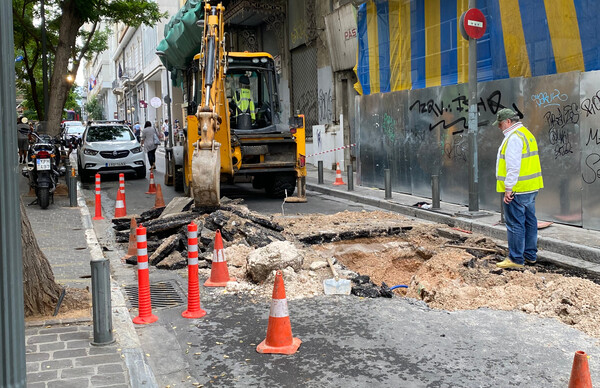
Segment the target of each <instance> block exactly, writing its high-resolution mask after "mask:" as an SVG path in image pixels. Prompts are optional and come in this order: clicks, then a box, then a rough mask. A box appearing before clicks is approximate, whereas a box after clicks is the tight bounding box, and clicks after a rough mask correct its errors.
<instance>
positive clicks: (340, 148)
mask: <svg viewBox="0 0 600 388" xmlns="http://www.w3.org/2000/svg"><path fill="white" fill-rule="evenodd" d="M354 146H356V143H353V144H349V145H345V146H341V147H338V148H334V149H332V150H327V151H322V152H317V153H316V154H312V155H306V157H307V158H310V157H311V156H317V155H321V154H326V153H328V152H334V151H339V150H343V149H345V148H351V147H354Z"/></svg>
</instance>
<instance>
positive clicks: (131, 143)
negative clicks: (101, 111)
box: [77, 121, 146, 181]
mask: <svg viewBox="0 0 600 388" xmlns="http://www.w3.org/2000/svg"><path fill="white" fill-rule="evenodd" d="M81 140H82V141H81V147H79V149H78V150H77V167H78V170H79V176H81V180H82V181H86V180H90V179H92V178H93V176H94V175H95V174H96V173H121V172H122V173H135V175H136V176H137V177H138V178H145V177H146V164H145V162H144V160H145V158H144V152H143V149H142V147H141V145H140V143H139V142H138V141H137V139H136V137H135V135H134V134H133V132H132V131H131V129H130V128H129V127H128V126H127V125H125V124H124V123H123V122H118V121H95V122H92V123H90V124H88V126H87V128H86V129H85V132H83V135H82V137H81Z"/></svg>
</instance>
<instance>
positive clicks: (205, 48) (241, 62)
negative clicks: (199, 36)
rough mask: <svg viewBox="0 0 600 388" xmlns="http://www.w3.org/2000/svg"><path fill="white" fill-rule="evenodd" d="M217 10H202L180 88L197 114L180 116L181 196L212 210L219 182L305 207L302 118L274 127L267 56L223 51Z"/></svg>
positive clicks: (273, 85)
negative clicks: (183, 122)
mask: <svg viewBox="0 0 600 388" xmlns="http://www.w3.org/2000/svg"><path fill="white" fill-rule="evenodd" d="M224 11H225V8H224V7H223V5H222V4H221V3H219V4H218V5H217V6H211V5H210V4H208V3H207V4H206V5H205V8H204V15H205V16H204V35H203V41H202V46H201V50H200V53H199V54H197V55H196V56H195V57H194V62H195V63H194V64H195V66H194V67H193V68H194V69H196V70H195V71H193V72H192V74H193V79H192V80H191V82H190V83H188V84H189V85H190V86H189V87H188V103H189V102H191V103H192V104H197V110H196V114H195V115H188V116H187V138H186V142H185V144H184V150H183V166H182V167H183V168H182V173H183V186H184V191H185V192H186V194H189V195H191V196H192V197H193V198H194V203H195V205H196V207H215V206H219V198H220V185H221V183H222V182H228V183H233V182H235V181H237V180H245V181H251V182H252V185H253V187H254V188H264V189H265V190H266V192H267V194H269V195H270V196H273V197H288V198H289V199H288V201H289V202H306V165H305V163H306V143H305V127H304V125H305V121H304V117H303V116H302V115H298V116H295V117H292V118H291V119H290V121H289V124H287V125H284V124H281V123H280V120H279V110H280V109H279V108H280V107H279V96H278V93H277V78H276V70H275V62H274V60H273V57H272V56H271V55H270V54H268V53H263V52H255V53H249V52H226V51H225V39H224V32H225V31H224V21H223V14H224ZM188 74H189V72H188ZM239 86H241V87H242V88H243V89H245V90H236V89H238V87H239ZM240 92H241V94H240ZM295 189H297V196H296V197H292V195H293V193H294V190H295Z"/></svg>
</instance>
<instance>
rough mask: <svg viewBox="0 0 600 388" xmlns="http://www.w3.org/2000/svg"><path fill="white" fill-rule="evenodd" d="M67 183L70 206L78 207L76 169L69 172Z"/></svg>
mask: <svg viewBox="0 0 600 388" xmlns="http://www.w3.org/2000/svg"><path fill="white" fill-rule="evenodd" d="M67 182H69V206H70V207H77V177H76V176H75V169H74V168H71V170H70V171H68V172H67Z"/></svg>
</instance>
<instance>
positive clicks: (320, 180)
mask: <svg viewBox="0 0 600 388" xmlns="http://www.w3.org/2000/svg"><path fill="white" fill-rule="evenodd" d="M317 170H318V173H319V184H320V185H322V184H323V161H322V160H319V161H318V162H317Z"/></svg>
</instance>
